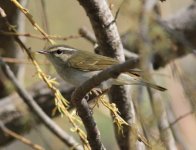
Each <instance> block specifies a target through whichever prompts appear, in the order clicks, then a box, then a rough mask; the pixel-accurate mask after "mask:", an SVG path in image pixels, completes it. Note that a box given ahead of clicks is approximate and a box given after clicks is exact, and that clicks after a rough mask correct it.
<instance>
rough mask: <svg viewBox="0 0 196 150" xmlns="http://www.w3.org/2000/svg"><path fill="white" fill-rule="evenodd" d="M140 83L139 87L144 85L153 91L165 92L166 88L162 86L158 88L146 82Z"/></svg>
mask: <svg viewBox="0 0 196 150" xmlns="http://www.w3.org/2000/svg"><path fill="white" fill-rule="evenodd" d="M140 83H141V85H144V86H147V87H150V88H153V89H155V90H159V91H165V90H167V89H166V88H164V87H162V86H159V85H156V84H153V83H149V82H146V81H141V82H140Z"/></svg>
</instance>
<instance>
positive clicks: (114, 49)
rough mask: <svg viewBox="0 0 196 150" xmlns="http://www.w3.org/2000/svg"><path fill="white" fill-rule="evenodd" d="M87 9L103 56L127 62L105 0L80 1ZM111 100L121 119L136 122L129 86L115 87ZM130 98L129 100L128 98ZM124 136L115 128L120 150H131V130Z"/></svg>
mask: <svg viewBox="0 0 196 150" xmlns="http://www.w3.org/2000/svg"><path fill="white" fill-rule="evenodd" d="M78 1H79V3H80V4H81V5H82V7H83V8H84V9H85V11H86V13H87V16H88V17H89V19H90V22H91V25H92V27H93V30H94V32H95V36H96V39H97V44H98V45H99V47H100V49H101V50H102V54H104V55H106V56H109V57H113V58H117V59H118V60H119V61H121V62H123V61H124V60H125V58H124V53H123V46H122V43H121V40H120V36H119V33H118V30H117V27H116V24H115V20H114V17H113V16H112V13H111V11H110V9H109V7H108V5H107V3H106V1H105V0H92V1H88V2H87V1H85V0H78ZM109 96H110V100H111V101H112V102H113V103H115V104H116V106H117V108H118V109H119V111H120V114H121V117H122V118H123V119H124V120H125V121H126V122H128V123H129V124H131V123H134V122H135V112H134V107H133V103H132V100H130V93H129V88H128V86H126V87H125V86H113V87H112V88H111V92H110V94H109ZM128 97H129V98H128ZM123 131H124V135H123V136H122V135H120V134H119V133H118V129H117V127H116V126H115V135H116V138H117V141H118V145H119V147H120V149H129V148H130V129H129V128H128V127H126V126H125V127H124V129H123Z"/></svg>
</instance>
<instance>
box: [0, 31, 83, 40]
mask: <svg viewBox="0 0 196 150" xmlns="http://www.w3.org/2000/svg"><path fill="white" fill-rule="evenodd" d="M0 34H2V35H7V36H25V37H30V38H35V39H40V40H47V39H48V38H49V39H53V40H63V41H66V40H70V39H78V38H81V37H82V36H80V35H70V36H67V37H63V36H59V35H48V37H44V36H39V35H36V34H31V33H18V32H17V33H15V32H7V31H0Z"/></svg>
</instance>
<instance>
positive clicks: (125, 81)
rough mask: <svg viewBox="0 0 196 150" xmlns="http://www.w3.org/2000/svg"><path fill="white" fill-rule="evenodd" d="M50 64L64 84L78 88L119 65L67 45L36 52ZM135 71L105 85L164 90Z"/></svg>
mask: <svg viewBox="0 0 196 150" xmlns="http://www.w3.org/2000/svg"><path fill="white" fill-rule="evenodd" d="M38 53H40V54H44V55H45V56H46V57H47V58H48V60H49V61H50V62H51V63H52V65H53V66H54V68H55V70H56V71H57V73H58V74H59V75H60V77H62V78H63V79H64V80H65V81H66V82H68V83H70V84H72V85H74V86H79V85H81V84H82V83H84V82H85V81H87V80H88V79H90V78H91V77H92V76H94V75H96V74H98V73H99V72H100V71H102V70H104V69H106V68H109V67H111V66H112V65H116V64H119V63H120V62H119V61H118V60H117V59H114V58H110V57H106V56H102V55H98V54H95V53H91V52H88V51H84V50H79V49H76V48H73V47H70V46H67V45H54V46H51V47H48V48H46V49H44V50H40V51H38ZM138 72H139V71H138V70H137V69H130V70H128V71H127V72H124V73H121V74H120V75H119V76H118V77H117V78H115V79H113V78H111V79H108V80H107V81H105V83H106V84H107V85H108V87H110V86H112V85H143V86H147V87H150V88H153V89H156V90H159V91H165V90H166V88H164V87H162V86H159V85H156V84H154V83H150V82H148V81H145V80H144V79H142V77H141V76H140V75H139V73H138Z"/></svg>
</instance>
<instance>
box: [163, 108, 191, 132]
mask: <svg viewBox="0 0 196 150" xmlns="http://www.w3.org/2000/svg"><path fill="white" fill-rule="evenodd" d="M193 113H194V111H189V112H187V113H185V114H183V115H181V116H179V117H178V118H176V119H175V120H174V121H173V122H171V123H170V124H169V126H168V127H166V128H164V129H163V130H167V129H168V128H171V127H172V126H174V125H175V124H176V123H178V122H179V121H180V120H182V119H184V118H186V117H187V116H189V115H191V114H193Z"/></svg>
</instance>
